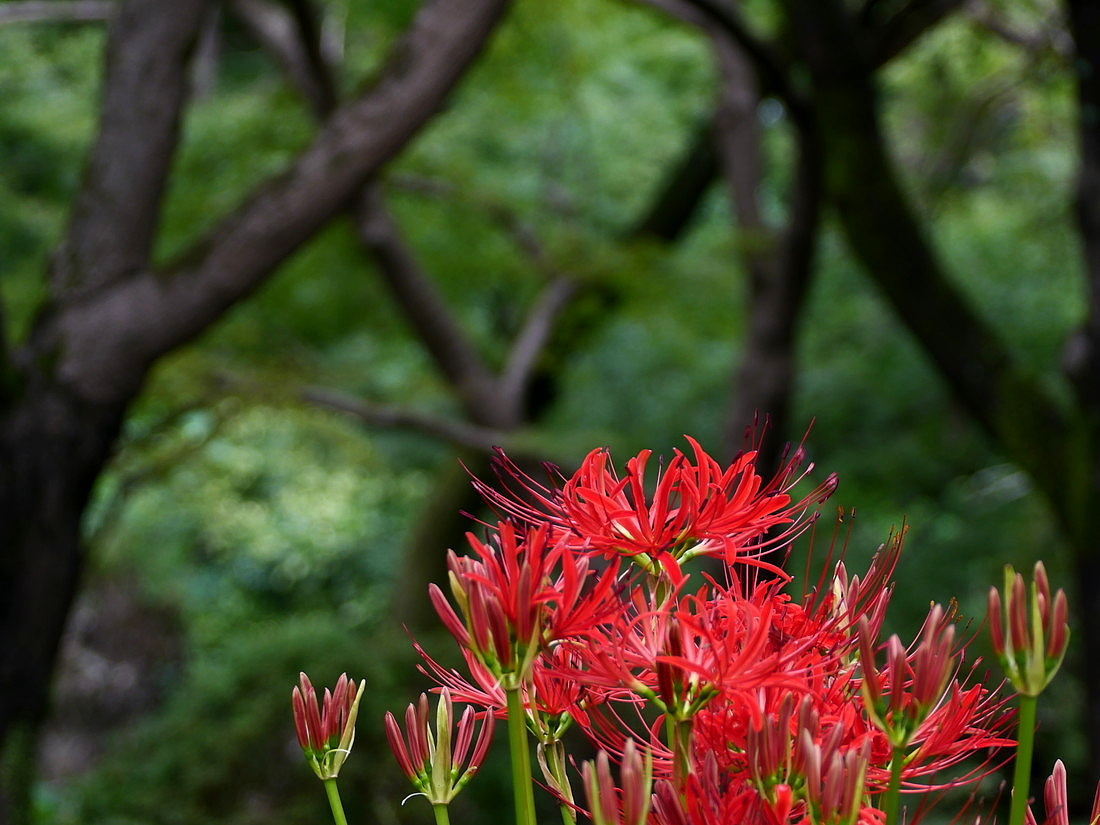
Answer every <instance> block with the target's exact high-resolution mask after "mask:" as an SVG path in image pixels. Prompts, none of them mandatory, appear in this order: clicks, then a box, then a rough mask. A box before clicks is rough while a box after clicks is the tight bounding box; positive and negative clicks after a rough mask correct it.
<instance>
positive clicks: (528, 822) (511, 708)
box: [505, 688, 536, 825]
mask: <svg viewBox="0 0 1100 825" xmlns="http://www.w3.org/2000/svg"><path fill="white" fill-rule="evenodd" d="M505 695H506V696H507V697H508V748H509V750H510V751H511V756H512V793H513V794H514V796H515V800H516V825H536V823H535V793H534V788H533V786H532V784H531V750H530V748H529V746H528V743H527V717H526V714H525V713H524V711H523V698H522V697H521V696H520V689H519V688H515V689H514V690H507V691H505Z"/></svg>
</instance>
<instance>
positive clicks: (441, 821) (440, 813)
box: [432, 804, 451, 825]
mask: <svg viewBox="0 0 1100 825" xmlns="http://www.w3.org/2000/svg"><path fill="white" fill-rule="evenodd" d="M432 811H433V812H434V813H435V825H451V816H450V814H448V813H447V806H446V805H445V804H440V805H432Z"/></svg>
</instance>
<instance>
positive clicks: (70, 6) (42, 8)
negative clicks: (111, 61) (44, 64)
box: [0, 0, 118, 26]
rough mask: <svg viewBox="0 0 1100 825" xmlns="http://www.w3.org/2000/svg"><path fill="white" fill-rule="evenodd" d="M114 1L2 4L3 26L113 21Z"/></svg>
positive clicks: (0, 21) (40, 0)
mask: <svg viewBox="0 0 1100 825" xmlns="http://www.w3.org/2000/svg"><path fill="white" fill-rule="evenodd" d="M117 7H118V3H116V2H114V0H27V2H9V3H0V26H2V25H4V24H5V23H44V22H50V23H81V22H96V23H98V22H101V21H103V20H109V19H110V18H111V16H112V15H113V14H114V13H115V9H116V8H117Z"/></svg>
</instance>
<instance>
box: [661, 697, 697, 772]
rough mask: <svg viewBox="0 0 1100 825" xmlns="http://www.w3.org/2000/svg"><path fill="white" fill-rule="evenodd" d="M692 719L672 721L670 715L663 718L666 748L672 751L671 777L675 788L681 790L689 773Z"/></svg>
mask: <svg viewBox="0 0 1100 825" xmlns="http://www.w3.org/2000/svg"><path fill="white" fill-rule="evenodd" d="M693 724H694V719H693V718H691V717H689V718H687V719H674V718H673V717H672V716H671V715H669V716H666V717H665V736H666V738H667V739H668V746H669V748H670V749H671V750H672V777H673V782H674V783H675V784H676V787H677V788H680V789H681V790H682V789H683V788H684V787H685V784H686V783H687V778H688V774H690V773H691V734H692V729H693Z"/></svg>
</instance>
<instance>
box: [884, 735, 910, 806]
mask: <svg viewBox="0 0 1100 825" xmlns="http://www.w3.org/2000/svg"><path fill="white" fill-rule="evenodd" d="M903 767H905V748H899V747H895V748H894V751H893V753H892V754H891V755H890V784H889V785H888V786H887V788H886V799H885V800H883V804H882V810H883V812H884V813H885V814H886V825H897V822H898V812H899V811H900V809H901V769H902V768H903Z"/></svg>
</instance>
